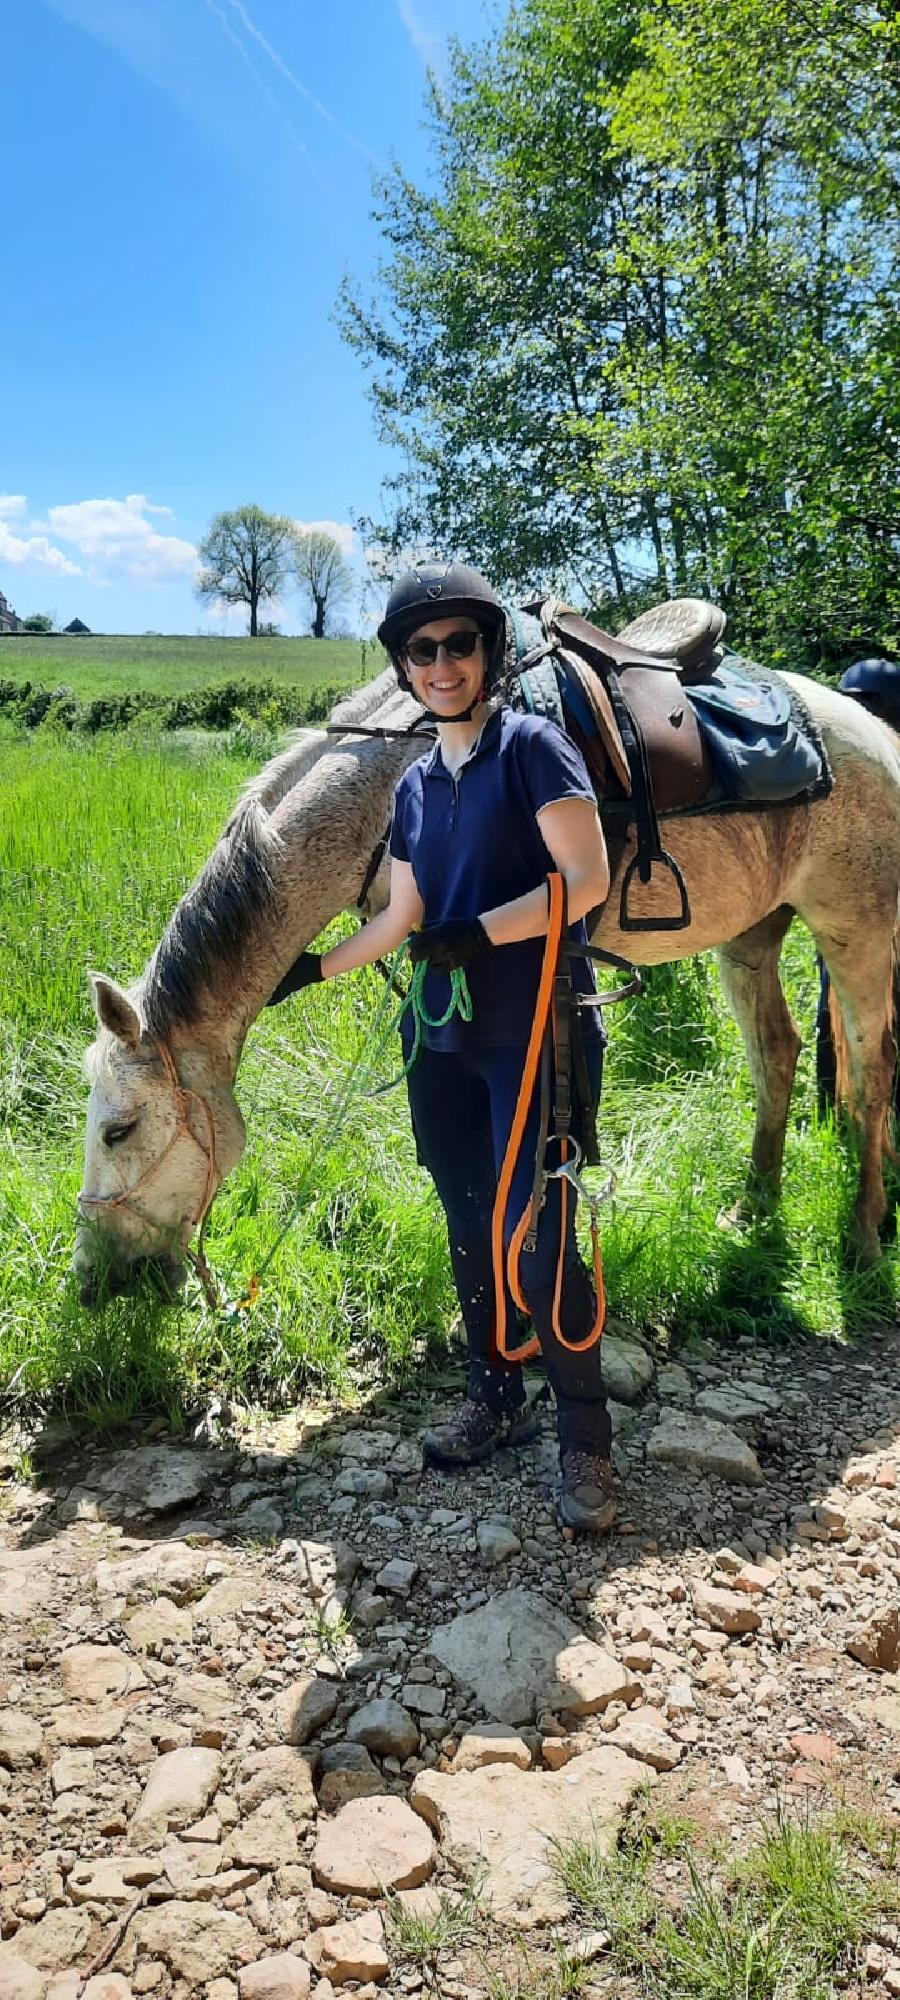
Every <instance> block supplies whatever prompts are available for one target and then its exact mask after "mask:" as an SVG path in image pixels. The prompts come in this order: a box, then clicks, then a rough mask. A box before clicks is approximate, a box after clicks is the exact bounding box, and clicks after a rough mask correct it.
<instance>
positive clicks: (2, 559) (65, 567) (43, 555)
mask: <svg viewBox="0 0 900 2000" xmlns="http://www.w3.org/2000/svg"><path fill="white" fill-rule="evenodd" d="M3 563H11V564H13V565H14V566H15V567H16V569H20V568H22V567H23V566H24V565H26V564H27V565H28V566H30V567H31V568H33V569H53V570H56V571H58V572H59V573H60V574H61V575H63V576H80V575H81V570H80V569H79V567H78V564H77V563H74V562H70V561H69V558H68V556H65V555H63V552H62V549H57V548H54V546H53V543H52V542H51V541H49V540H48V538H47V536H46V535H14V534H13V532H12V529H11V528H8V527H7V526H6V523H5V522H4V521H3V520H0V565H2V564H3Z"/></svg>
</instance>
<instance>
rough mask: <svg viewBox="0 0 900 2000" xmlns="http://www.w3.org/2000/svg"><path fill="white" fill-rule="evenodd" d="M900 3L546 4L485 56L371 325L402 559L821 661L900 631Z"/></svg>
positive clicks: (443, 127) (383, 193) (397, 226)
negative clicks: (556, 590)
mask: <svg viewBox="0 0 900 2000" xmlns="http://www.w3.org/2000/svg"><path fill="white" fill-rule="evenodd" d="M896 50H897V27H896V20H895V16H894V12H893V8H892V5H891V0H816V5H815V6H814V7H813V6H812V5H811V4H804V0H799V4H797V0H649V4H648V5H646V6H645V7H640V6H637V5H635V4H633V0H618V4H616V5H614V4H613V0H521V4H520V5H518V6H517V7H516V8H514V9H513V11H512V12H511V13H510V15H509V18H508V20H507V23H506V25H505V27H504V28H503V30H502V31H501V33H500V35H499V36H498V37H497V38H496V39H495V40H494V41H493V42H492V43H491V44H489V45H487V46H485V47H484V48H482V49H480V50H475V51H474V52H470V53H466V52H465V51H462V50H460V49H457V50H456V52H455V55H454V57H453V60H452V65H451V75H450V79H449V83H448V85H447V86H446V87H445V89H444V91H443V94H442V96H441V100H440V103H439V104H437V103H436V105H435V110H434V118H433V133H434V137H433V154H434V177H433V178H434V192H431V193H425V192H424V191H422V190H420V189H418V188H416V187H415V186H413V184H412V183H411V182H410V181H409V180H408V179H406V178H405V177H404V176H403V175H402V173H401V172H400V171H399V169H395V170H394V171H393V172H392V173H391V174H390V175H388V176H387V178H386V179H385V180H383V181H382V183H381V184H380V187H379V190H378V208H377V216H378V220H379V222H380V225H381V229H382V232H383V235H384V238H385V241H386V246H387V255H386V259H385V263H384V266H383V270H382V273H381V280H380V287H379V292H378V295H377V297H376V299H375V300H374V302H371V303H369V302H365V301H363V300H361V299H360V298H359V297H358V296H356V295H355V294H354V293H353V292H352V291H350V290H347V291H346V292H345V295H344V301H343V324H344V328H345V332H346V335H347V337H348V339H349V340H350V341H351V342H352V343H353V344H355V346H356V347H357V348H358V350H359V351H360V353H361V354H362V356H363V359H364V361H365V363H366V365H367V366H368V368H369V370H370V375H371V393H372V397H373V401H374V406H375V410H376V414H377V418H378V422H379V427H380V431H381V434H382V436H383V437H384V439H385V440H386V441H388V442H389V443H391V444H392V445H394V446H395V447H399V451H400V453H401V454H402V460H403V470H402V472H401V473H400V474H399V475H398V477H397V478H396V480H395V481H394V483H393V487H392V488H391V489H390V490H389V491H388V493H387V496H386V500H387V513H388V519H387V521H386V522H385V521H383V522H381V523H380V524H379V523H376V524H373V526H374V528H375V529H376V530H377V531H378V533H379V535H380V539H381V541H382V543H383V544H384V546H385V547H386V549H387V550H388V551H389V550H390V548H391V547H396V546H399V545H400V544H403V543H410V542H412V543H416V542H418V543H419V544H423V543H425V544H428V545H430V546H432V547H437V548H443V549H448V548H451V547H452V548H458V549H459V550H460V551H461V552H463V553H466V554H468V555H470V556H471V557H473V558H475V559H476V560H480V561H482V562H483V563H484V565H485V567H486V568H488V569H489V570H490V572H491V574H492V575H493V576H495V577H496V579H497V581H498V582H499V583H501V584H505V585H507V586H513V587H515V586H519V585H522V584H525V583H527V584H529V585H531V584H535V583H556V584H562V585H564V586H565V587H567V588H574V589H576V590H579V591H580V593H581V595H582V597H583V598H584V599H585V600H586V601H588V602H592V603H594V604H598V603H602V601H603V600H604V599H609V598H610V597H611V598H612V599H613V600H614V602H613V604H612V606H611V607H608V617H609V620H610V622H616V620H619V621H621V619H622V618H624V616H626V615H630V613H631V612H632V611H633V610H634V609H636V608H637V607H638V606H639V605H640V604H641V603H642V602H644V601H646V600H647V598H648V597H651V596H653V597H658V596H660V595H664V594H667V593H671V592H673V591H676V590H678V591H684V590H698V591H702V592H705V593H709V594H712V595H715V596H717V597H719V598H720V599H721V600H722V601H723V602H724V603H725V604H726V607H727V608H728V610H729V614H730V618H731V630H732V636H733V637H734V639H735V640H736V641H738V642H740V643H744V644H747V645H748V646H749V645H754V646H757V647H759V648H762V647H765V648H766V649H767V656H768V657H771V658H774V657H781V658H790V659H792V660H794V662H795V663H796V664H812V663H814V662H815V661H816V660H817V659H819V658H821V657H823V656H824V657H826V658H835V657H838V656H839V655H840V652H841V649H842V648H843V647H845V646H847V647H852V646H856V645H857V644H858V643H859V642H860V641H862V640H863V639H866V640H869V639H877V640H878V642H879V643H880V644H888V643H890V639H891V634H892V632H894V631H895V630H896V621H897V616H898V611H897V597H896V590H897V579H896V565H895V550H896V541H895V539H892V537H895V536H896V513H897V509H896V489H895V477H894V472H893V465H894V455H895V451H896V429H897V414H898V412H897V387H896V382H897V372H896V332H895V325H896V316H895V313H894V312H893V309H892V306H891V295H892V291H893V289H894V284H895V267H894V258H895V254H896V238H895V235H892V232H893V231H895V230H896V215H897V169H896V159H897V154H896V139H897V133H896V115H897V114H896V102H897V99H895V97H894V95H893V94H892V91H891V88H890V75H891V61H892V56H894V55H895V54H896Z"/></svg>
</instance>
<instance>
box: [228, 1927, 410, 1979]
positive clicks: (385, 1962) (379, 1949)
mask: <svg viewBox="0 0 900 2000" xmlns="http://www.w3.org/2000/svg"><path fill="white" fill-rule="evenodd" d="M307 1950H308V1952H309V1955H310V1958H311V1959H312V1962H313V1965H314V1966H315V1968H316V1971H317V1972H320V1973H322V1975H323V1977H324V1978H326V1979H330V1980H332V1981H333V1982H334V1984H335V1985H337V1986H343V1985H344V1984H345V1982H346V1981H347V1980H348V1979H386V1978H387V1976H388V1973H389V1972H390V1969H391V1964H390V1959H389V1958H388V1955H387V1950H386V1947H385V1942H384V1924H383V1923H382V1920H381V1912H380V1910H365V1911H364V1912H363V1914H362V1916H361V1917H349V1918H347V1919H346V1921H345V1922H344V1923H340V1924H326V1925H324V1927H323V1928H322V1930H318V1931H314V1932H313V1935H312V1937H311V1938H310V1940H309V1944H308V1946H307ZM242 2000H243V1996H242Z"/></svg>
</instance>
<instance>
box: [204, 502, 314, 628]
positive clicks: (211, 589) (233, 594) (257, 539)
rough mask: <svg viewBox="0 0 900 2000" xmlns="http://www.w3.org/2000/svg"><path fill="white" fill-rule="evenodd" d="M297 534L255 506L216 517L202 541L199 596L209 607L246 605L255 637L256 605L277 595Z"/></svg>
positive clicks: (287, 522) (279, 516) (276, 516)
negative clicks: (212, 602) (215, 602)
mask: <svg viewBox="0 0 900 2000" xmlns="http://www.w3.org/2000/svg"><path fill="white" fill-rule="evenodd" d="M295 534H296V529H295V527H294V523H293V521H290V520H288V518H287V516H286V515H284V514H266V513H264V512H263V509H262V508H261V507H257V506H255V505H250V506H247V507H235V508H234V509H233V510H232V511H231V512H230V513H225V514H216V515H215V517H214V519H213V520H212V521H211V523H210V526H209V529H208V531H207V533H206V535H205V536H204V538H203V541H202V542H201V543H200V548H199V556H200V563H201V569H200V574H199V576H198V578H197V585H196V588H197V595H198V597H200V598H202V599H203V600H204V602H207V603H208V602H210V601H214V600H215V599H219V601H220V602H221V603H223V604H246V606H247V608H248V610H249V613H250V637H251V639H255V638H256V637H257V632H258V623H259V621H258V611H259V606H260V604H261V603H264V602H265V600H266V599H268V598H273V597H277V596H278V595H279V593H280V591H281V590H282V589H283V588H284V585H285V583H286V581H287V578H288V575H289V573H290V569H291V565H292V561H293V553H294V538H295Z"/></svg>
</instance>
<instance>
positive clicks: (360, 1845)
mask: <svg viewBox="0 0 900 2000" xmlns="http://www.w3.org/2000/svg"><path fill="white" fill-rule="evenodd" d="M434 1859H435V1855H434V1841H433V1839H432V1837H431V1834H430V1833H429V1831H428V1828H427V1827H426V1826H424V1825H423V1822H422V1820H421V1819H420V1818H418V1817H417V1815H416V1814H415V1813H414V1812H411V1811H410V1808H409V1806H408V1805H406V1804H405V1802H404V1800H403V1799H395V1798H387V1797H382V1798H373V1799H353V1800H351V1802H350V1804H349V1805H348V1806H342V1807H341V1810H340V1812H339V1813H337V1814H336V1816H335V1818H334V1819H333V1820H329V1821H328V1822H327V1824H325V1825H323V1824H322V1822H321V1821H320V1823H319V1833H318V1838H317V1840H316V1845H315V1848H314V1850H313V1857H312V1871H313V1875H314V1877H315V1880H316V1881H317V1882H318V1884H319V1887H320V1888H322V1889H331V1890H333V1891H334V1893H335V1894H336V1895H339V1896H379V1895H381V1894H382V1893H383V1891H385V1890H387V1889H417V1888H418V1886H419V1883H420V1882H425V1881H427V1879H428V1877H429V1875H430V1874H431V1872H432V1869H433V1868H434Z"/></svg>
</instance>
